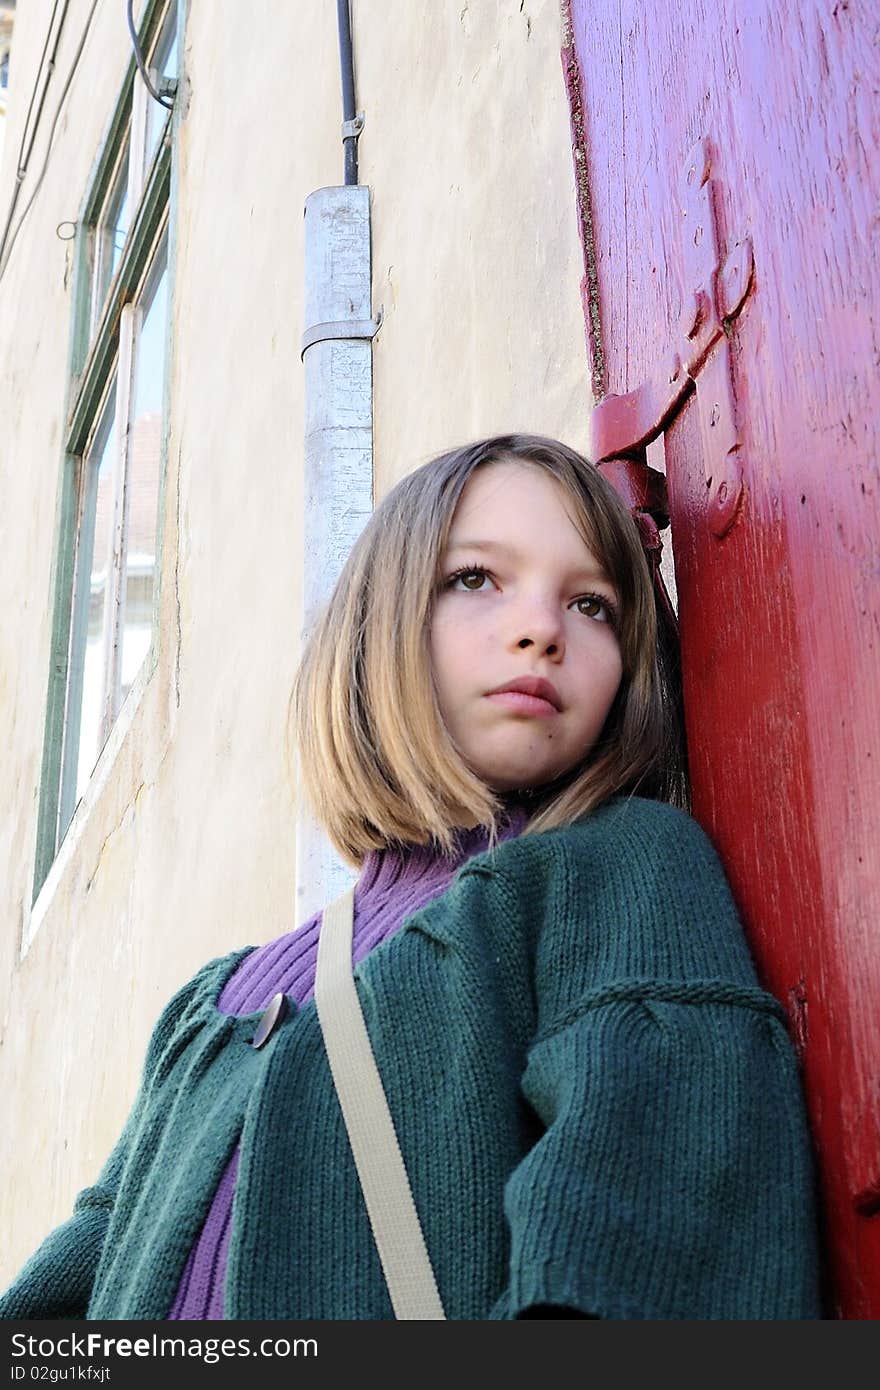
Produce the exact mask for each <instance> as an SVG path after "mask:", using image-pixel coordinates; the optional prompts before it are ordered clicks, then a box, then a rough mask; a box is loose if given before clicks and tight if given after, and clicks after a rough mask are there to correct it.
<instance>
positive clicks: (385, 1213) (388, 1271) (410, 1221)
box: [315, 888, 446, 1319]
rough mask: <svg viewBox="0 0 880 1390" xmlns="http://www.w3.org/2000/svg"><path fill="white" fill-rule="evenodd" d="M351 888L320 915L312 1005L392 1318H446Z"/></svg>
mask: <svg viewBox="0 0 880 1390" xmlns="http://www.w3.org/2000/svg"><path fill="white" fill-rule="evenodd" d="M353 914H354V889H353V888H349V889H348V890H347V891H346V892H345V893H343V894H342V896H341V897H340V898H337V899H336V901H335V902H333V903H331V904H330V905H329V907H326V908H325V909H324V914H323V919H322V922H321V932H320V935H319V937H318V966H317V972H316V975H315V1004H316V1006H317V1010H318V1021H319V1023H320V1025H321V1032H322V1033H323V1035H324V1046H325V1047H326V1049H327V1060H328V1061H329V1063H330V1071H331V1074H332V1076H333V1084H334V1085H335V1087H336V1094H337V1096H338V1097H339V1104H340V1106H341V1107H342V1117H343V1119H344V1120H345V1127H346V1129H347V1130H348V1138H349V1142H350V1144H351V1151H352V1153H353V1155H354V1161H355V1166H356V1168H357V1171H358V1177H359V1178H360V1181H361V1187H362V1188H363V1193H364V1200H365V1202H366V1204H367V1214H368V1216H369V1218H370V1225H371V1226H372V1228H373V1236H374V1238H375V1241H376V1248H377V1250H378V1251H379V1259H380V1260H381V1262H382V1269H383V1271H384V1274H385V1280H386V1283H387V1284H388V1292H389V1294H390V1295H391V1304H392V1307H393V1308H394V1316H395V1317H396V1318H398V1319H402V1318H410V1319H412V1318H421V1319H427V1318H445V1316H446V1314H445V1313H444V1312H443V1304H442V1303H441V1302H440V1294H439V1292H438V1290H437V1282H436V1280H435V1278H434V1271H433V1269H432V1268H431V1261H430V1258H429V1256H428V1251H427V1248H426V1246H425V1238H424V1236H423V1235H422V1228H421V1225H420V1223H419V1216H418V1212H417V1211H416V1207H415V1202H414V1201H413V1196H412V1189H411V1188H410V1185H409V1178H408V1176H407V1171H406V1166H405V1165H404V1162H403V1156H402V1155H401V1152H400V1145H399V1143H398V1142H397V1134H396V1133H395V1130H394V1121H393V1120H392V1118H391V1111H390V1110H389V1109H388V1101H387V1099H386V1097H385V1090H384V1087H383V1085H382V1078H381V1076H380V1075H379V1069H378V1067H377V1066H376V1059H375V1057H374V1056H373V1049H372V1047H371V1046H370V1038H369V1034H368V1033H367V1026H366V1024H365V1023H364V1016H363V1013H362V1012H361V1005H360V1000H359V999H358V994H357V989H356V987H355V982H354V976H353V974H352V964H351V949H352V939H353V934H354V926H353Z"/></svg>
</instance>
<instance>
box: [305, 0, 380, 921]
mask: <svg viewBox="0 0 880 1390" xmlns="http://www.w3.org/2000/svg"><path fill="white" fill-rule="evenodd" d="M338 17H339V47H340V61H341V66H342V91H343V115H344V120H343V125H342V137H343V145H344V149H345V180H346V181H345V184H343V185H342V186H339V187H331V188H319V189H317V190H316V191H315V192H314V193H310V194H309V196H308V197H307V198H306V202H305V232H304V268H305V296H304V332H303V340H302V360H303V367H304V372H305V382H304V388H305V389H304V414H305V439H304V453H303V463H304V479H303V482H304V487H303V499H304V517H303V570H302V575H303V628H302V634H301V636H302V640H303V641H305V639H306V637H307V636H308V633H309V632H310V631H311V628H312V625H313V623H314V621H315V618H316V617H317V615H318V612H319V611H320V609H321V608H322V607H323V605H324V604H325V603H326V602H327V600H328V599H329V597H330V594H331V592H332V589H333V586H334V585H335V583H336V580H337V578H338V577H339V573H340V571H341V570H342V567H343V565H344V563H345V560H346V558H347V557H348V554H349V552H350V550H351V548H352V546H353V544H354V542H355V541H356V539H357V537H358V536H359V535H360V533H361V531H362V530H363V527H364V525H365V523H366V521H367V519H368V517H369V516H370V513H371V512H372V509H373V413H372V410H373V358H372V338H373V337H374V335H375V333H376V330H377V329H378V327H379V324H380V322H381V312H380V314H379V315H378V317H377V318H375V319H374V318H373V317H372V312H371V262H370V190H369V188H368V187H366V186H365V185H362V184H359V183H358V182H357V139H358V136H359V134H360V131H361V129H362V128H363V116H362V115H356V113H355V93H354V76H353V67H352V50H351V27H350V22H349V12H348V0H339V4H338ZM355 876H356V875H355V873H354V871H353V870H352V868H351V867H350V866H349V865H348V864H346V863H345V862H344V861H343V860H342V859H340V857H339V855H338V854H337V853H336V851H335V850H334V849H333V848H332V846H331V845H330V842H329V841H328V839H327V837H326V835H325V834H324V832H323V830H322V829H321V828H320V826H318V824H317V823H316V821H315V820H314V818H313V816H312V814H311V811H310V809H309V807H308V805H307V804H306V803H305V799H304V797H303V796H302V793H300V796H299V805H298V810H297V823H296V898H297V903H296V922H297V925H300V924H301V923H303V922H304V921H306V920H307V919H308V918H309V917H311V916H312V915H313V913H315V912H317V911H318V909H319V908H322V907H323V906H324V905H325V903H327V902H329V901H331V900H332V899H333V898H335V897H338V896H339V894H341V893H342V892H344V891H345V889H346V888H348V887H349V886H350V884H351V883H352V882H353V880H354V878H355Z"/></svg>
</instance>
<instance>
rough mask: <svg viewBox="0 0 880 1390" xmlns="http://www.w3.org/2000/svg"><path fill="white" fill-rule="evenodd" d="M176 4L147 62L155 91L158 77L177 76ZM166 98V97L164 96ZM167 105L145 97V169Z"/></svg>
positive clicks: (164, 118)
mask: <svg viewBox="0 0 880 1390" xmlns="http://www.w3.org/2000/svg"><path fill="white" fill-rule="evenodd" d="M176 10H177V6H176V4H174V3H172V5H171V7H170V9H169V11H168V16H167V18H166V20H165V24H164V26H163V29H162V33H161V35H160V38H159V42H158V43H157V44H156V47H155V48H154V50H153V56H152V58H151V59H150V62H149V64H148V67H149V70H150V81H151V82H152V84H153V86H154V87H155V88H156V90H157V91H159V90H160V86H161V84H160V81H159V79H160V77H176V76H177V15H176ZM166 100H167V98H166ZM170 114H171V113H170V111H169V110H168V107H167V106H163V105H162V103H161V102H160V101H156V100H155V98H153V97H151V96H149V95H148V97H147V158H146V164H145V165H144V168H145V169H149V167H150V165H151V163H152V161H153V155H154V154H155V152H156V147H157V146H158V144H159V137H160V135H161V134H162V131H163V130H164V128H165V122H166V120H167V119H168V117H169V115H170Z"/></svg>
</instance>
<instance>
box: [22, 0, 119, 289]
mask: <svg viewBox="0 0 880 1390" xmlns="http://www.w3.org/2000/svg"><path fill="white" fill-rule="evenodd" d="M97 8H98V0H92V7H91V9H90V10H89V13H88V16H87V18H86V22H85V28H84V29H83V32H82V37H81V38H80V41H79V45H78V47H77V50H76V53H75V54H74V55H73V62H72V63H71V65H70V72H69V73H68V74H67V80H66V82H65V83H64V87H63V89H62V92H61V96H60V97H59V98H58V105H57V107H56V109H55V115H54V116H53V118H52V125H51V128H50V130H49V139H48V140H47V142H46V153H45V155H44V156H43V167H42V169H41V170H40V173H39V175H38V177H37V181H36V183H35V184H34V188H33V192H32V193H31V196H30V197H29V198H28V200H27V202H26V203H25V205H24V207H23V208H22V212H21V216H20V217H19V219H18V221H17V223H16V224H15V231H14V232H13V233H12V235H11V237H9V243H8V245H6V246H5V259H4V260H3V261H2V262H0V280H2V279H3V276H4V275H5V274H6V267H7V266H8V265H9V258H10V256H11V255H12V250H13V247H14V246H15V243H16V240H17V238H18V234H19V232H20V231H21V227H22V223H23V222H24V220H25V218H26V217H27V215H28V213H29V212H30V210H31V207H32V206H33V202H34V199H35V198H36V196H37V194H38V193H39V191H40V185H41V184H42V182H43V179H44V177H45V174H46V170H47V168H48V167H49V156H50V154H51V153H52V141H53V140H54V139H55V129H56V127H57V125H58V120H59V118H60V116H61V112H62V110H63V108H64V102H65V100H66V98H67V93H68V91H69V90H70V84H71V82H72V81H73V75H74V73H75V72H76V69H77V66H78V64H79V60H80V57H81V56H82V51H83V49H84V48H85V46H86V39H87V38H88V35H89V30H90V28H91V26H92V20H93V19H94V16H95V10H96V9H97ZM53 56H54V55H53ZM19 175H20V177H19V178H18V182H17V184H16V187H17V188H18V187H20V186H21V178H23V177H24V174H23V172H22V171H21V170H19ZM14 206H15V202H14V201H13V208H14ZM11 220H12V215H11V212H10V216H9V219H8V220H7V224H6V232H7V233H8V230H9V223H10V222H11ZM5 240H6V233H4V242H5Z"/></svg>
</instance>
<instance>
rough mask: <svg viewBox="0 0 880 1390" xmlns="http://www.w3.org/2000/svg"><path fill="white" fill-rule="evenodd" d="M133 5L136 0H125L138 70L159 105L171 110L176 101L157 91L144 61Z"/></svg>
mask: <svg viewBox="0 0 880 1390" xmlns="http://www.w3.org/2000/svg"><path fill="white" fill-rule="evenodd" d="M133 5H134V0H125V13H126V15H127V17H128V32H129V33H130V34H131V46H132V48H133V49H134V58H135V62H136V63H137V65H138V72H139V73H140V75H141V77H142V78H143V79H144V86H145V87H146V89H147V91H148V92H149V94H150V96H151V97H152V98H153V100H154V101H158V103H159V105H160V106H164V107H165V109H166V110H167V111H171V110H172V109H173V107H174V102H173V101H166V100H165V98H164V97H163V96H162V95H161V94H160V93H159V92H157V91H156V88H155V87H154V86H153V84H152V82H151V81H150V74H149V73H148V72H147V68H146V64H145V63H144V55H143V54H142V53H141V46H140V44H139V43H138V36H137V29H136V27H135V22H134V15H133V14H132V8H133Z"/></svg>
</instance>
